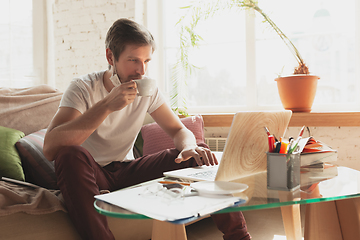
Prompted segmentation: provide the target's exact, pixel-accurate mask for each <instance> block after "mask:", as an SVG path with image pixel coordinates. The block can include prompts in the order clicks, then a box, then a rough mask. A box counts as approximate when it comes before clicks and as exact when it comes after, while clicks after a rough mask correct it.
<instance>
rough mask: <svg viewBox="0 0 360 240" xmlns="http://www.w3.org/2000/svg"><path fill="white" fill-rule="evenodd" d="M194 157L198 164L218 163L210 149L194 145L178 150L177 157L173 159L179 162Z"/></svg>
mask: <svg viewBox="0 0 360 240" xmlns="http://www.w3.org/2000/svg"><path fill="white" fill-rule="evenodd" d="M192 157H193V158H194V159H195V161H196V163H197V164H198V165H199V166H202V165H206V166H210V165H218V160H217V159H216V157H215V154H214V153H212V152H211V150H210V149H207V148H203V147H195V148H190V149H184V150H182V151H181V152H180V154H179V155H178V157H177V158H176V159H175V162H176V163H181V162H184V161H187V160H189V159H190V158H192Z"/></svg>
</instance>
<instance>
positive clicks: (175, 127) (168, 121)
mask: <svg viewBox="0 0 360 240" xmlns="http://www.w3.org/2000/svg"><path fill="white" fill-rule="evenodd" d="M151 117H152V118H153V119H154V120H155V121H156V122H157V123H158V124H159V126H160V127H161V128H162V129H163V130H164V131H165V132H166V133H167V134H168V135H169V136H170V137H171V138H172V139H173V141H174V144H175V147H176V149H178V150H179V151H180V154H179V156H178V157H177V158H176V159H175V162H177V163H180V162H182V161H187V160H188V159H190V158H191V157H193V158H194V159H195V160H196V162H197V164H198V165H199V166H201V165H204V164H205V165H214V164H218V161H217V159H216V157H215V155H214V154H213V153H211V151H210V150H209V149H207V148H202V147H198V146H197V144H196V139H195V136H194V134H193V133H192V132H191V131H190V130H189V129H187V128H186V127H185V126H184V124H183V123H182V122H181V121H180V119H179V117H177V116H176V115H175V114H174V113H173V111H172V110H171V109H170V107H169V106H168V105H167V104H166V103H164V104H162V105H161V106H160V107H159V108H158V109H156V110H155V111H154V112H153V113H151Z"/></svg>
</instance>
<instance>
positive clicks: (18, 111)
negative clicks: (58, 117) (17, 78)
mask: <svg viewBox="0 0 360 240" xmlns="http://www.w3.org/2000/svg"><path fill="white" fill-rule="evenodd" d="M61 96H62V93H61V92H60V91H59V90H57V89H55V88H53V87H50V86H48V85H38V86H33V87H29V88H0V123H1V124H0V125H1V126H4V127H8V128H14V129H17V130H20V131H22V132H24V133H25V135H28V134H30V133H33V132H36V131H39V130H40V129H43V128H46V127H47V126H48V125H49V123H50V121H51V119H52V118H53V116H54V115H55V113H56V111H57V110H58V107H59V103H60V99H61Z"/></svg>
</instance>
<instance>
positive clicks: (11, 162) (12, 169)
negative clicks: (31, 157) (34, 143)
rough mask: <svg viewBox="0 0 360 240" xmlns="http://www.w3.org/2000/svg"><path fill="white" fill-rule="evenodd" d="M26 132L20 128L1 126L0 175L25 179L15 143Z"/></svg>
mask: <svg viewBox="0 0 360 240" xmlns="http://www.w3.org/2000/svg"><path fill="white" fill-rule="evenodd" d="M24 136H25V134H24V133H23V132H21V131H19V130H16V129H12V128H6V127H2V126H0V176H3V177H8V178H13V179H16V180H20V181H25V175H24V171H23V168H22V165H21V159H20V156H19V154H18V152H17V150H16V148H15V143H16V142H17V141H18V140H19V139H20V138H22V137H24Z"/></svg>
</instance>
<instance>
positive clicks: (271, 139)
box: [264, 127, 275, 152]
mask: <svg viewBox="0 0 360 240" xmlns="http://www.w3.org/2000/svg"><path fill="white" fill-rule="evenodd" d="M264 128H265V131H266V134H267V135H268V144H269V152H274V148H275V147H274V145H275V137H274V136H273V135H271V134H270V132H269V130H268V129H267V127H264Z"/></svg>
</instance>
